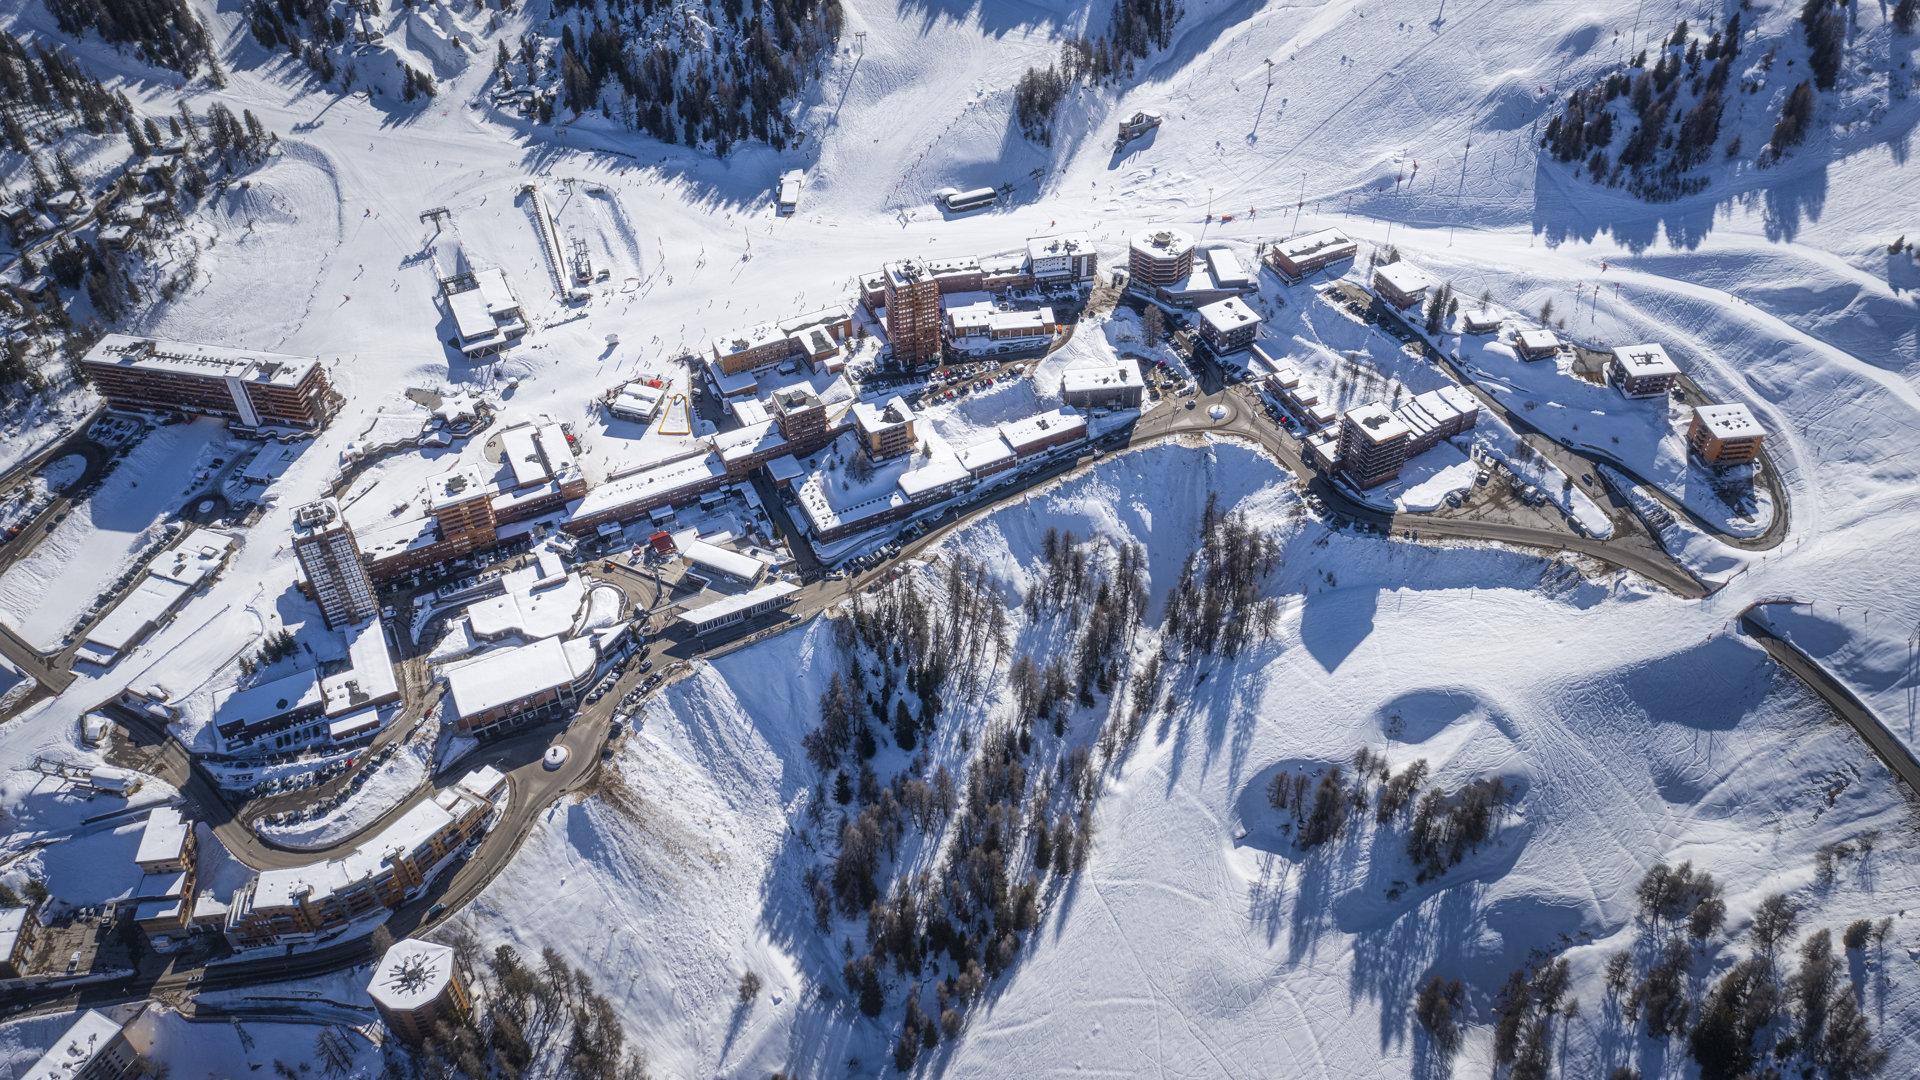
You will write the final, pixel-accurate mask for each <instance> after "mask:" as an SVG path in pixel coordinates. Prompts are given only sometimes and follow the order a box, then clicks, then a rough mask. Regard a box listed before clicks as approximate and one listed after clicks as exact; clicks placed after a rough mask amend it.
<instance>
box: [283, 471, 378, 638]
mask: <svg viewBox="0 0 1920 1080" xmlns="http://www.w3.org/2000/svg"><path fill="white" fill-rule="evenodd" d="M293 557H294V558H295V559H296V560H298V561H299V563H300V572H301V573H302V574H304V575H305V576H306V579H307V587H308V588H309V589H311V590H312V591H313V601H314V603H316V604H319V605H320V614H321V616H322V617H324V618H325V619H326V620H327V625H328V626H330V627H341V626H351V625H353V624H354V623H358V622H365V621H366V620H368V619H372V618H374V617H376V616H378V615H379V614H380V602H379V600H378V599H377V598H376V597H375V596H374V592H373V581H372V579H371V578H369V577H368V576H367V568H366V565H365V564H364V563H363V562H362V561H361V559H360V545H359V544H357V543H355V542H354V539H353V529H352V528H351V527H349V526H348V525H347V519H346V518H345V517H343V516H341V514H340V504H339V503H337V502H335V501H334V500H332V499H320V500H318V501H316V502H310V503H308V504H307V505H305V506H302V507H300V508H299V509H298V510H295V511H294V512H293Z"/></svg>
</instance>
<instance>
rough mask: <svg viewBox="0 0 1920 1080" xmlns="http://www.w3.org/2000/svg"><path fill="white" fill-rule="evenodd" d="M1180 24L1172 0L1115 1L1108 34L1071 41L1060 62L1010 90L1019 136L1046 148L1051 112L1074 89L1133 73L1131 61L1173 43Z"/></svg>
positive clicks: (1033, 73) (1031, 73) (1062, 50)
mask: <svg viewBox="0 0 1920 1080" xmlns="http://www.w3.org/2000/svg"><path fill="white" fill-rule="evenodd" d="M1179 20H1180V8H1179V5H1178V4H1177V3H1176V2H1175V0H1118V2H1116V3H1115V4H1114V6H1113V17H1112V19H1111V20H1110V21H1109V23H1108V25H1107V32H1106V33H1105V34H1102V35H1100V36H1099V37H1075V38H1069V39H1067V40H1066V41H1065V42H1063V43H1062V44H1061V46H1060V59H1059V61H1058V62H1056V63H1053V64H1049V65H1047V66H1046V67H1044V68H1028V69H1027V70H1026V72H1025V73H1024V74H1022V75H1021V76H1020V81H1019V83H1017V84H1016V85H1015V86H1014V93H1013V116H1014V121H1015V122H1016V123H1018V124H1019V125H1020V132H1021V134H1023V135H1025V136H1026V137H1027V138H1029V139H1032V140H1033V141H1035V142H1037V143H1040V144H1042V145H1047V144H1049V143H1051V142H1052V141H1053V114H1054V112H1055V110H1057V109H1058V108H1059V106H1060V102H1061V101H1062V100H1063V99H1065V98H1066V96H1067V93H1068V91H1070V90H1072V89H1073V88H1074V87H1076V86H1082V85H1087V86H1105V85H1108V84H1110V83H1113V82H1116V81H1118V80H1120V79H1123V78H1128V77H1131V76H1132V74H1133V67H1134V61H1136V60H1140V59H1144V58H1145V57H1147V56H1148V55H1150V54H1151V53H1152V52H1153V51H1154V50H1155V49H1164V48H1166V47H1167V43H1168V42H1170V41H1172V40H1173V27H1174V24H1175V23H1176V22H1178V21H1179Z"/></svg>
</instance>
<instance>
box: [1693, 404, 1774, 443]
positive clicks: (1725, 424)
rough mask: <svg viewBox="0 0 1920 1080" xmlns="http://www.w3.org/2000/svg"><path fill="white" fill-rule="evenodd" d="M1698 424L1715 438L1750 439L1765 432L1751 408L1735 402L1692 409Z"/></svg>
mask: <svg viewBox="0 0 1920 1080" xmlns="http://www.w3.org/2000/svg"><path fill="white" fill-rule="evenodd" d="M1693 415H1694V418H1695V419H1697V420H1698V421H1700V426H1701V427H1703V428H1706V429H1707V433H1708V434H1709V435H1712V436H1713V437H1714V438H1716V439H1751V438H1755V437H1756V436H1760V435H1764V434H1766V430H1765V429H1764V428H1762V427H1761V426H1760V421H1758V420H1756V419H1754V417H1753V410H1751V409H1749V408H1747V407H1746V406H1745V405H1742V404H1739V403H1738V402H1735V403H1734V404H1731V405H1702V406H1700V407H1699V408H1697V409H1695V410H1693Z"/></svg>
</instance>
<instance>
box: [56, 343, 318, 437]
mask: <svg viewBox="0 0 1920 1080" xmlns="http://www.w3.org/2000/svg"><path fill="white" fill-rule="evenodd" d="M78 369H79V373H80V374H81V375H82V376H84V377H85V378H86V379H87V381H89V382H91V383H92V384H93V387H94V389H95V390H96V391H98V392H99V394H100V396H101V397H104V398H106V400H107V403H108V404H109V405H113V406H117V407H122V408H134V409H164V410H178V411H182V412H193V413H206V414H209V415H212V416H223V417H226V418H228V419H230V420H233V421H235V422H237V423H239V424H241V425H242V426H245V427H262V426H267V425H287V426H292V427H304V428H318V427H320V426H322V425H323V424H325V423H326V422H327V420H328V419H329V418H330V417H331V416H332V415H333V412H334V410H335V409H337V408H338V407H339V403H340V397H339V395H337V394H335V393H334V391H333V386H332V384H331V383H330V382H328V380H327V373H326V369H325V368H322V367H321V366H320V360H319V358H318V357H313V356H290V355H287V354H284V353H272V352H264V351H261V350H257V349H230V348H225V347H222V346H219V345H200V344H193V343H189V342H181V341H161V340H157V339H154V338H137V337H130V336H128V335H126V334H108V335H106V336H105V337H103V338H101V339H100V341H99V342H98V343H97V344H95V345H94V347H93V348H92V349H90V350H88V352H87V354H86V355H85V356H83V357H81V358H80V361H79V364H78Z"/></svg>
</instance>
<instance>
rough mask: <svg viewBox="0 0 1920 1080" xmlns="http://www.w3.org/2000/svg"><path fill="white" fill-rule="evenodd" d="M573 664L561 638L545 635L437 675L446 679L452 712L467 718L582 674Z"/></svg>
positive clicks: (563, 684)
mask: <svg viewBox="0 0 1920 1080" xmlns="http://www.w3.org/2000/svg"><path fill="white" fill-rule="evenodd" d="M575 664H576V657H575V656H574V654H573V653H572V652H571V651H570V650H568V649H567V648H565V646H564V644H563V643H562V642H561V640H560V639H559V638H557V637H549V638H541V639H540V640H539V641H535V642H532V643H530V644H527V645H515V646H511V647H508V648H502V649H490V650H488V651H486V652H483V653H481V654H479V655H478V656H475V657H472V658H470V659H466V660H461V661H459V662H457V663H452V664H448V665H446V666H445V667H443V668H441V669H440V674H441V677H443V678H444V679H446V681H447V697H448V698H449V700H450V701H451V702H452V704H453V711H454V715H455V716H458V717H468V716H477V715H479V714H481V713H484V712H486V711H487V710H489V709H495V708H498V707H500V706H502V705H507V704H510V703H512V702H515V701H519V700H521V699H522V698H527V697H532V696H533V695H535V694H538V693H540V692H542V691H545V690H552V689H554V688H556V687H560V686H565V685H567V684H569V683H571V682H573V680H575V679H577V678H579V677H580V676H581V675H583V674H585V671H584V670H582V669H581V668H578V667H576V666H575Z"/></svg>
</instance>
